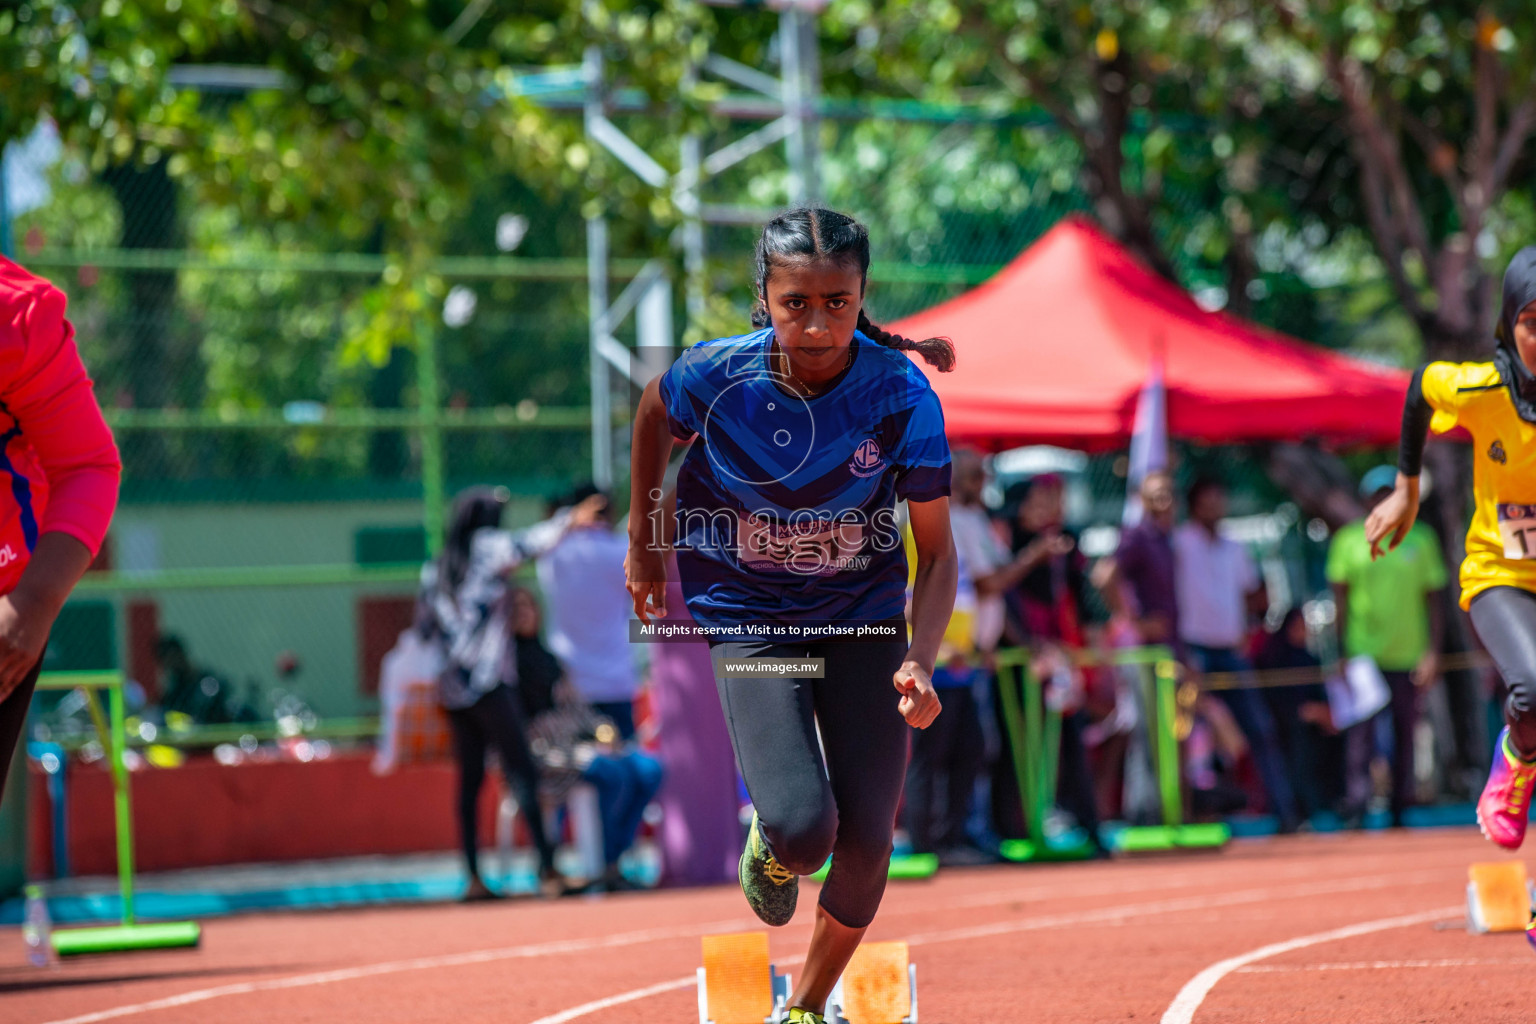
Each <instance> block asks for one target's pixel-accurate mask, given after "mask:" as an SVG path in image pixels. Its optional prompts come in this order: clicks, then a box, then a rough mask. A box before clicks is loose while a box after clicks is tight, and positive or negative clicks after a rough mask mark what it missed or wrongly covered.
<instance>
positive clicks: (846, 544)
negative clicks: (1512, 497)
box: [736, 516, 1536, 576]
mask: <svg viewBox="0 0 1536 1024" xmlns="http://www.w3.org/2000/svg"><path fill="white" fill-rule="evenodd" d="M1533 539H1536V538H1533ZM863 547H864V524H863V523H834V522H828V521H826V520H821V519H817V520H812V521H810V522H803V523H775V522H772V521H771V520H767V519H762V518H759V517H757V516H746V517H738V518H737V521H736V557H737V559H738V560H740V562H741V564H742V566H743V567H744V568H747V569H753V570H756V571H758V572H765V571H778V572H791V573H795V574H797V575H801V576H832V575H834V574H836V573H839V572H846V571H848V570H857V569H863V568H865V567H866V566H867V565H868V564H869V556H868V555H867V554H861V553H860V552H861V549H862V548H863Z"/></svg>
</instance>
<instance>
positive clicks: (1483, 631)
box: [1365, 246, 1536, 944]
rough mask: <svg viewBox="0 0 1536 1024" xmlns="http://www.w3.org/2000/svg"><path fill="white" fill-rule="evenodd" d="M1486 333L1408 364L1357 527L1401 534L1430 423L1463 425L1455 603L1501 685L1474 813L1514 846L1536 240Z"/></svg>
mask: <svg viewBox="0 0 1536 1024" xmlns="http://www.w3.org/2000/svg"><path fill="white" fill-rule="evenodd" d="M1496 333H1497V337H1498V342H1499V344H1498V348H1497V349H1496V350H1495V352H1494V357H1493V361H1492V362H1488V363H1460V364H1457V363H1430V364H1429V365H1428V366H1425V367H1423V368H1421V369H1420V370H1419V371H1418V372H1417V373H1415V374H1414V376H1413V383H1412V384H1411V385H1410V386H1409V389H1408V401H1407V404H1406V406H1405V407H1404V409H1403V437H1402V448H1401V451H1400V453H1399V456H1398V474H1397V486H1396V489H1395V490H1394V491H1393V493H1392V496H1391V497H1389V498H1388V499H1387V500H1386V501H1384V502H1382V503H1381V504H1380V505H1378V506H1377V507H1376V510H1375V511H1374V512H1372V513H1371V515H1370V518H1369V519H1367V520H1366V524H1365V532H1366V537H1367V538H1368V539H1369V540H1370V542H1371V555H1372V557H1373V558H1374V557H1378V556H1380V554H1381V545H1382V543H1383V541H1385V542H1386V544H1387V547H1388V549H1389V550H1390V549H1391V548H1395V547H1397V545H1398V543H1399V542H1401V541H1402V539H1403V537H1405V536H1406V535H1407V533H1408V529H1409V527H1411V526H1412V525H1413V521H1414V517H1415V516H1416V515H1417V514H1418V510H1419V469H1420V466H1421V462H1422V457H1423V452H1424V441H1425V438H1426V437H1427V435H1428V432H1429V430H1430V428H1431V427H1433V428H1434V429H1435V430H1436V431H1445V430H1449V429H1451V428H1452V427H1457V426H1459V427H1462V428H1463V429H1465V430H1466V431H1468V432H1469V433H1470V434H1471V435H1472V447H1473V452H1472V458H1473V474H1472V493H1473V495H1474V497H1475V498H1476V501H1477V511H1476V513H1475V514H1474V515H1473V517H1472V524H1471V526H1470V527H1468V529H1467V556H1466V558H1465V560H1463V561H1462V563H1461V606H1462V608H1464V609H1466V610H1467V611H1468V612H1469V613H1470V614H1471V616H1472V625H1473V627H1474V628H1475V629H1476V630H1477V635H1478V638H1479V639H1481V640H1482V642H1483V646H1484V647H1486V648H1487V649H1488V653H1489V655H1490V656H1492V658H1493V661H1494V664H1495V665H1497V666H1498V669H1499V674H1500V675H1502V676H1503V677H1504V683H1505V685H1506V686H1507V687H1508V688H1509V699H1508V700H1507V701H1506V702H1505V705H1504V723H1505V724H1504V729H1503V731H1502V732H1501V733H1500V734H1499V743H1498V750H1497V751H1496V752H1495V753H1494V756H1493V769H1492V771H1491V772H1490V773H1489V776H1488V785H1487V786H1485V787H1484V789H1483V795H1482V798H1481V799H1480V800H1479V801H1478V804H1477V821H1478V824H1479V825H1480V826H1481V827H1482V830H1483V834H1484V835H1485V836H1487V837H1488V838H1489V839H1491V840H1493V841H1494V842H1495V843H1497V844H1498V845H1500V846H1502V847H1504V848H1506V849H1510V850H1514V849H1518V848H1519V846H1520V844H1521V842H1522V841H1524V839H1525V829H1526V821H1527V817H1528V811H1529V807H1530V801H1531V790H1532V787H1533V786H1536V246H1528V247H1526V248H1525V249H1522V250H1520V252H1519V253H1518V254H1516V256H1515V258H1514V259H1513V260H1512V261H1511V262H1510V265H1509V269H1508V270H1507V271H1506V272H1505V274H1504V300H1503V304H1502V308H1501V310H1500V313H1499V325H1498V330H1497V332H1496ZM1533 944H1536V937H1533Z"/></svg>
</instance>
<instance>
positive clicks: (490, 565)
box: [417, 487, 599, 900]
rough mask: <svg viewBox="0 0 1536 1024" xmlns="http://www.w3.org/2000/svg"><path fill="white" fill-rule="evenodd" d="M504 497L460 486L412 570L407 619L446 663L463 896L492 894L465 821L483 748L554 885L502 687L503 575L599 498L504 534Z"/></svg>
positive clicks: (520, 724) (510, 679)
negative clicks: (496, 762) (423, 558)
mask: <svg viewBox="0 0 1536 1024" xmlns="http://www.w3.org/2000/svg"><path fill="white" fill-rule="evenodd" d="M510 499H511V496H510V495H509V494H508V493H507V491H506V489H505V488H500V487H498V488H494V489H493V488H489V487H474V488H470V489H469V490H467V491H464V492H462V493H461V494H460V495H459V496H458V497H457V498H455V499H454V503H453V511H452V513H451V514H450V516H449V520H448V527H447V536H446V538H445V542H444V545H443V553H442V555H441V557H440V558H438V559H437V560H436V561H432V562H428V563H427V564H426V565H424V566H422V568H421V598H420V602H419V606H418V614H417V626H418V628H419V629H420V630H421V633H422V636H423V637H424V638H427V639H430V640H434V641H436V642H437V643H439V644H441V645H442V652H443V656H444V662H445V665H446V667H445V668H444V669H443V673H442V675H441V676H439V677H438V700H439V701H440V702H441V704H442V705H443V708H444V710H446V711H447V712H448V722H449V725H450V726H451V727H452V729H453V738H454V756H455V757H456V758H457V760H458V762H459V796H458V812H459V835H460V839H461V841H462V845H463V851H464V860H465V866H466V868H467V869H468V871H469V886H468V888H467V889H466V890H465V893H464V898H465V899H466V900H477V899H487V898H490V897H491V896H493V895H494V894H493V893H492V892H491V890H490V889H489V888H488V887H487V886H486V884H485V882H484V881H483V880H482V879H481V877H480V865H479V839H478V836H477V835H476V832H477V829H476V819H475V809H476V804H477V803H478V800H479V796H480V787H481V785H482V784H483V783H484V782H485V757H486V754H487V752H488V751H489V749H490V748H492V747H494V748H495V749H496V752H497V753H498V754H499V755H500V758H501V764H502V768H503V770H505V771H506V773H507V781H508V783H509V784H510V786H511V787H512V791H513V792H514V793H515V794H516V795H517V800H518V803H519V804H520V805H521V806H522V807H523V808H524V809H525V811H526V813H525V814H524V816H523V817H524V819H525V820H526V822H527V824H528V831H529V833H530V834H531V835H532V837H533V843H534V846H535V848H536V849H537V850H538V855H539V882H540V888H541V889H542V890H543V891H544V892H545V893H546V894H549V895H555V894H557V893H559V892H560V891H563V889H564V880H563V879H561V877H560V875H559V873H558V872H557V871H556V870H555V847H554V843H552V842H551V841H550V839H549V837H548V835H547V834H546V833H545V831H544V819H543V815H542V814H540V813H539V811H538V807H539V802H538V781H539V772H538V766H537V765H536V764H535V763H534V760H533V755H532V753H531V752H530V750H529V748H528V737H527V734H526V732H525V722H524V718H523V713H522V709H521V708H520V707H519V705H518V700H517V698H516V696H515V695H514V693H513V692H512V687H513V685H515V683H516V661H515V659H514V658H513V656H512V650H511V644H510V640H509V632H508V628H507V621H506V604H505V597H506V590H507V582H506V581H507V576H508V574H509V573H511V572H512V570H514V569H516V568H517V567H518V566H519V565H521V564H522V563H523V562H524V561H526V560H527V559H529V558H532V557H535V556H537V555H538V554H540V553H542V552H544V551H547V550H549V548H551V547H553V546H554V544H555V543H556V542H557V541H558V540H559V539H560V538H561V537H562V536H563V535H564V534H565V532H566V531H567V530H568V529H571V528H573V527H576V526H580V525H583V524H585V523H590V522H592V521H593V520H594V519H595V518H596V512H597V508H598V505H599V502H598V500H597V499H589V500H588V501H586V502H583V503H581V504H580V505H578V506H577V507H576V508H574V509H572V510H569V511H566V512H562V513H561V514H560V515H558V516H556V517H555V518H553V519H549V520H546V521H545V522H542V523H540V524H538V525H537V526H533V527H529V528H528V529H526V530H520V531H518V532H516V533H513V532H510V531H507V530H503V529H501V516H502V512H503V511H504V510H505V508H506V505H507V502H508V501H509V500H510Z"/></svg>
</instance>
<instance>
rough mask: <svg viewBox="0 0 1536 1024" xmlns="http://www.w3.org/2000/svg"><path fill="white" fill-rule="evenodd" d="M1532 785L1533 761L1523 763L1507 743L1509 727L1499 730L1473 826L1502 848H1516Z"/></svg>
mask: <svg viewBox="0 0 1536 1024" xmlns="http://www.w3.org/2000/svg"><path fill="white" fill-rule="evenodd" d="M1533 786H1536V764H1526V763H1525V762H1524V761H1522V760H1520V759H1519V758H1518V757H1516V756H1515V754H1514V751H1513V749H1512V748H1511V747H1510V745H1509V727H1508V726H1505V727H1504V729H1503V730H1502V731H1500V733H1499V742H1498V747H1497V749H1496V750H1495V751H1494V754H1493V769H1492V770H1491V771H1489V773H1488V785H1486V786H1484V787H1483V795H1482V798H1481V799H1479V800H1478V801H1477V826H1478V828H1480V829H1482V830H1483V835H1484V836H1485V837H1487V838H1488V839H1489V840H1490V841H1491V842H1494V843H1496V844H1498V845H1499V846H1502V847H1504V849H1506V850H1518V849H1520V844H1521V843H1522V842H1524V841H1525V825H1526V820H1527V815H1528V812H1529V810H1530V806H1531V788H1532V787H1533Z"/></svg>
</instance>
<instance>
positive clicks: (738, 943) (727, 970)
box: [699, 932, 791, 1024]
mask: <svg viewBox="0 0 1536 1024" xmlns="http://www.w3.org/2000/svg"><path fill="white" fill-rule="evenodd" d="M790 988H791V986H790V977H789V975H787V974H780V973H779V972H778V971H776V970H775V969H774V967H773V965H772V964H771V963H769V962H768V933H767V932H736V933H733V934H730V935H706V936H704V966H703V967H700V968H699V1024H777V1021H778V1020H779V1018H781V1017H782V1016H783V1015H784V1005H785V1003H787V1002H788V1001H789V993H790Z"/></svg>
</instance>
